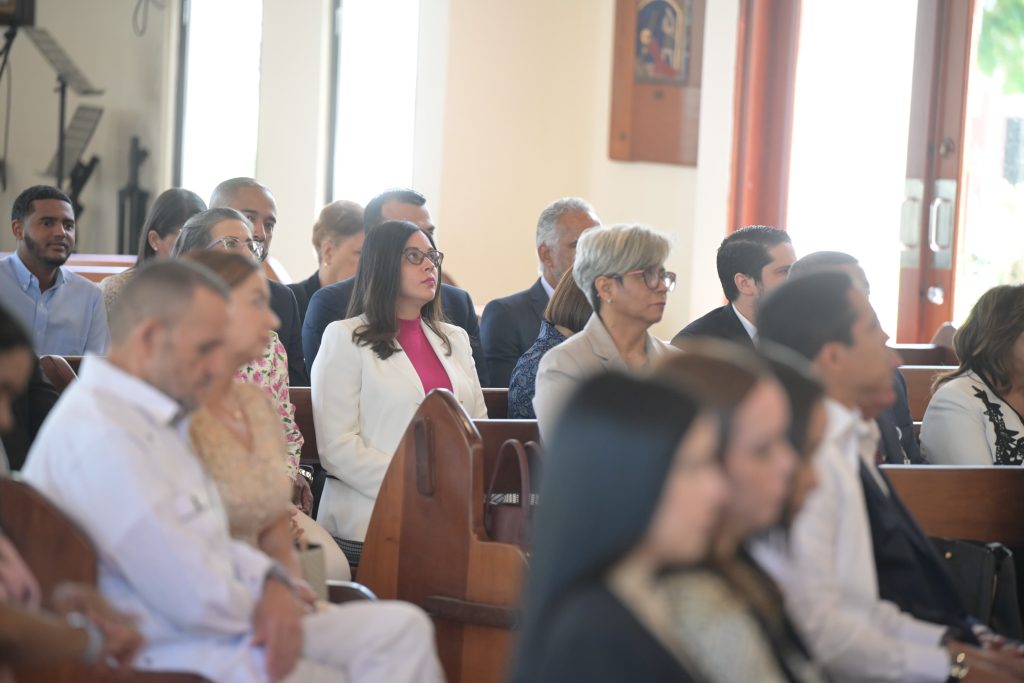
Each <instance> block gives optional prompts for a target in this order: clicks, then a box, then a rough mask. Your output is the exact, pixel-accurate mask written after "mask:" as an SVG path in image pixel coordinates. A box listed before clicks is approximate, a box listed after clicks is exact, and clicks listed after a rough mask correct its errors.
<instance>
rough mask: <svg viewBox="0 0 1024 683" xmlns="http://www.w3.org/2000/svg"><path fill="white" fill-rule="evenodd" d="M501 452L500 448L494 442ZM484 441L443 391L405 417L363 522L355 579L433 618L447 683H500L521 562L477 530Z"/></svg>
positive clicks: (513, 619)
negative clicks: (365, 527) (369, 513)
mask: <svg viewBox="0 0 1024 683" xmlns="http://www.w3.org/2000/svg"><path fill="white" fill-rule="evenodd" d="M499 445H500V444H499ZM483 459H484V442H483V439H482V438H481V436H480V433H479V432H478V431H477V429H476V428H475V427H474V424H473V422H471V421H470V419H469V418H468V416H467V415H466V414H465V412H464V411H463V410H462V408H461V406H460V405H459V403H458V401H457V400H456V399H455V397H454V396H452V394H451V393H450V392H447V391H434V392H431V393H430V395H428V396H427V398H426V399H425V400H424V401H423V403H422V404H421V405H420V407H419V409H418V410H417V412H416V414H415V416H414V417H413V419H412V422H411V423H410V425H409V427H408V429H407V430H406V432H405V435H404V436H403V438H402V441H401V443H400V444H399V446H398V449H397V450H396V452H395V455H394V458H393V459H392V461H391V465H390V466H389V468H388V471H387V474H386V475H385V477H384V482H383V484H382V485H381V488H380V492H379V493H378V495H377V502H376V505H375V507H374V510H373V515H372V517H371V519H370V525H369V529H368V530H367V534H366V542H365V545H364V546H363V556H362V560H361V562H360V565H359V580H360V582H362V583H364V584H366V585H367V586H368V587H369V588H370V589H372V590H373V591H374V592H375V593H376V594H377V595H379V596H380V597H381V598H382V599H389V598H397V599H401V600H407V601H409V602H412V603H414V604H417V605H420V606H421V607H423V608H424V609H426V610H427V612H428V613H430V614H431V615H432V616H433V617H434V620H435V630H436V633H437V642H438V652H439V654H440V657H441V662H442V664H443V666H444V668H445V673H446V675H447V678H448V680H449V681H450V682H452V683H458V682H459V681H473V682H474V683H475V682H476V681H482V682H484V683H487V682H489V681H494V682H497V681H501V680H503V676H504V668H505V663H506V661H507V658H508V656H509V653H510V651H511V642H512V641H511V633H510V632H509V629H510V628H511V627H512V626H514V624H515V623H516V620H517V617H518V611H517V610H518V605H519V593H520V584H521V580H522V577H523V574H524V573H525V570H526V558H525V556H524V555H523V553H522V552H521V551H520V550H519V548H517V547H516V546H513V545H508V544H504V543H494V542H491V541H490V540H489V539H488V537H487V533H486V531H485V530H484V520H483V502H484V488H485V483H484V468H483Z"/></svg>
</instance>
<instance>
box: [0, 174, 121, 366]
mask: <svg viewBox="0 0 1024 683" xmlns="http://www.w3.org/2000/svg"><path fill="white" fill-rule="evenodd" d="M11 231H12V232H13V233H14V237H15V239H17V240H18V248H17V250H16V251H15V252H14V253H13V254H11V255H10V256H8V257H6V258H4V259H2V260H0V304H2V305H3V306H4V307H5V308H7V310H9V311H10V312H11V313H12V314H13V315H14V316H15V317H16V318H17V319H18V320H19V321H20V322H21V324H22V325H24V326H25V328H26V329H28V331H29V333H30V334H31V335H32V346H33V348H34V350H35V352H36V354H37V355H39V356H44V355H47V354H50V355H58V356H81V355H85V353H86V352H89V353H96V354H103V353H105V352H106V350H107V344H108V343H109V342H110V330H109V329H108V327H107V313H106V309H105V308H104V306H103V295H102V293H101V292H100V289H99V287H97V286H96V285H95V284H93V283H92V282H89V281H88V280H87V279H85V278H84V277H82V276H81V275H78V274H77V273H73V272H71V271H70V270H68V269H67V268H64V267H63V266H64V263H65V262H66V261H67V260H68V257H69V256H71V252H72V251H73V250H74V248H75V211H74V209H73V208H72V206H71V200H70V199H69V198H68V196H67V195H65V194H64V193H63V192H61V191H60V190H59V189H57V188H55V187H50V186H48V185H36V186H34V187H30V188H28V189H27V190H25V191H24V192H22V193H21V194H20V195H18V198H17V199H15V200H14V206H13V207H12V209H11Z"/></svg>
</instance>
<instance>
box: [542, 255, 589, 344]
mask: <svg viewBox="0 0 1024 683" xmlns="http://www.w3.org/2000/svg"><path fill="white" fill-rule="evenodd" d="M593 314H594V309H593V308H591V306H590V302H589V301H587V295H586V294H584V293H583V291H582V290H581V289H580V288H579V287H578V286H577V285H576V280H574V279H573V277H572V271H571V270H567V271H565V274H564V275H562V279H561V280H559V281H558V286H557V287H555V291H554V292H553V293H552V294H551V300H550V301H548V305H547V307H546V308H545V309H544V319H545V320H547V321H548V322H549V323H551V324H552V325H560V326H562V327H564V328H566V329H569V330H572V331H573V332H579V331H580V330H582V329H583V328H584V327H586V325H587V321H588V320H590V316H591V315H593Z"/></svg>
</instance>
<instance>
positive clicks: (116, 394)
mask: <svg viewBox="0 0 1024 683" xmlns="http://www.w3.org/2000/svg"><path fill="white" fill-rule="evenodd" d="M227 302H228V294H227V290H226V289H225V288H224V285H223V283H221V282H220V281H219V280H218V279H216V278H215V277H214V276H213V275H212V274H211V273H209V272H208V271H205V270H204V269H202V268H201V267H200V266H197V265H194V264H188V263H185V262H179V261H167V262H156V263H153V264H151V265H147V266H146V267H144V268H142V269H141V270H140V271H139V273H138V274H137V275H136V276H135V277H134V278H133V279H132V280H131V282H129V283H128V284H127V285H126V286H125V289H124V290H123V293H122V294H121V297H120V298H119V300H118V305H117V306H116V307H115V308H114V310H113V311H112V315H111V331H112V336H113V343H112V345H111V349H110V353H109V355H108V357H107V358H106V359H102V358H97V357H89V358H87V359H86V360H85V361H84V362H83V367H82V373H81V376H80V378H79V380H78V381H77V382H75V384H74V385H73V386H72V387H71V388H69V389H68V391H67V392H65V394H64V396H63V398H62V400H61V402H60V403H59V404H58V406H57V407H56V408H55V409H54V411H53V412H52V413H51V414H50V417H49V420H48V421H47V423H46V424H45V426H44V427H43V429H42V431H41V433H40V434H39V436H38V438H37V440H36V442H35V444H34V446H33V448H32V450H31V452H30V453H29V458H28V464H27V466H26V467H25V469H24V471H23V474H24V476H25V478H26V479H27V480H28V481H29V482H30V483H31V484H32V485H33V486H35V487H36V488H38V489H39V490H40V491H42V492H43V493H45V494H46V495H47V496H49V497H50V498H51V499H52V500H53V501H54V503H56V504H57V505H58V506H59V507H60V508H61V509H62V510H63V511H64V512H65V513H66V514H68V515H69V516H70V517H71V518H73V519H74V520H75V521H76V522H77V523H78V524H80V525H81V526H82V527H83V529H84V530H85V532H86V533H87V534H88V535H89V537H90V538H91V539H92V541H93V543H95V544H96V548H97V551H98V555H99V558H100V567H99V584H100V588H101V590H102V592H103V594H104V595H105V596H106V597H107V599H109V600H110V601H111V603H113V604H114V605H115V606H116V607H117V608H119V609H121V610H122V611H125V612H128V613H132V614H135V615H137V616H138V618H139V627H140V630H141V631H142V633H143V635H144V636H145V638H146V646H145V648H144V649H143V650H142V652H141V655H140V657H139V659H138V661H137V662H136V665H137V666H138V667H139V668H142V669H150V670H179V671H194V672H196V673H199V674H201V675H203V676H205V677H207V678H209V679H211V680H214V681H218V682H221V681H225V682H230V683H257V682H259V683H262V682H264V681H279V680H287V681H294V682H296V683H297V682H298V681H303V682H305V681H337V680H353V681H355V680H358V681H381V682H384V681H388V682H392V681H438V680H442V674H441V672H440V666H439V664H438V661H437V657H436V654H435V651H434V645H433V637H432V628H431V625H430V622H429V620H428V619H427V618H426V616H425V615H424V614H423V613H422V612H421V611H420V610H418V609H417V608H415V607H413V606H411V605H407V604H402V603H397V602H395V603H373V602H359V603H349V604H346V605H343V606H341V607H334V606H330V607H325V608H324V609H321V610H319V611H317V612H315V613H311V614H306V613H305V610H303V608H302V606H301V603H300V601H299V600H298V599H297V597H296V595H295V593H294V592H293V590H292V586H291V584H290V581H289V579H288V577H287V575H286V574H285V573H284V572H283V571H282V570H281V568H280V566H279V565H276V564H275V563H274V562H273V561H272V560H271V559H270V558H269V557H267V556H266V555H265V554H263V553H262V552H261V551H259V550H258V549H256V548H254V547H252V546H250V545H248V544H246V543H244V542H241V541H236V540H234V539H232V538H231V536H230V534H229V531H228V524H227V517H226V514H225V511H224V508H223V504H222V502H221V499H220V496H219V495H218V492H217V488H216V485H215V484H214V483H213V481H212V480H211V479H210V478H209V477H208V476H207V474H206V472H205V471H204V469H203V467H202V465H201V463H200V461H199V460H198V459H197V457H196V456H195V454H194V453H193V451H192V449H191V447H190V444H189V441H188V417H187V415H188V413H189V411H191V410H192V409H194V408H195V407H196V406H197V405H199V404H200V403H201V401H202V399H203V397H204V395H205V392H206V391H207V390H208V388H209V386H210V382H211V380H212V378H213V376H214V373H215V369H216V368H217V367H219V365H220V364H221V362H222V358H221V354H222V352H223V351H222V349H223V345H224V338H225V331H226V326H227V323H228V303H227Z"/></svg>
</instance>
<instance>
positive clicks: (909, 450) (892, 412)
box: [875, 370, 928, 465]
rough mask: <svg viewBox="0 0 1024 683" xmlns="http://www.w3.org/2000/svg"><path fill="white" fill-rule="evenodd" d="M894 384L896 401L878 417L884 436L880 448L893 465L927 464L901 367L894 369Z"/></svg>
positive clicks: (887, 460)
mask: <svg viewBox="0 0 1024 683" xmlns="http://www.w3.org/2000/svg"><path fill="white" fill-rule="evenodd" d="M892 387H893V389H894V390H895V392H896V401H895V403H893V404H892V405H891V406H889V407H888V408H886V409H885V410H883V411H882V413H881V414H880V415H879V416H878V417H877V418H875V422H877V423H878V429H879V431H880V432H881V435H882V440H881V443H880V448H881V451H882V456H883V457H884V458H885V462H886V463H888V464H890V465H906V464H908V463H909V464H911V465H927V464H928V461H927V460H926V459H925V458H924V456H922V455H921V447H920V446H919V445H918V443H917V435H916V434H914V418H912V417H911V416H910V405H909V403H908V402H907V380H906V379H905V378H904V377H903V374H902V373H901V372H900V371H899V370H893V371H892Z"/></svg>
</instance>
